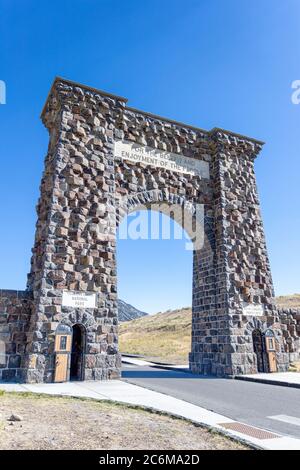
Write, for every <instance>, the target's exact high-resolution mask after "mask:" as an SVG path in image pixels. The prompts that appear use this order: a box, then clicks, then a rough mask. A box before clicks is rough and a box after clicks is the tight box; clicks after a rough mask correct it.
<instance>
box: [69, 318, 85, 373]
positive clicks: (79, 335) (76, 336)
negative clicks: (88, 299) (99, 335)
mask: <svg viewBox="0 0 300 470" xmlns="http://www.w3.org/2000/svg"><path fill="white" fill-rule="evenodd" d="M84 345H85V328H84V326H83V325H79V324H76V325H73V327H72V348H71V364H70V380H84V377H83V374H84Z"/></svg>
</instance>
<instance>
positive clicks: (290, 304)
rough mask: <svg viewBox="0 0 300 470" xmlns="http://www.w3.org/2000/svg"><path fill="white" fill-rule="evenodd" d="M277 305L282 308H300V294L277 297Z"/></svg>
mask: <svg viewBox="0 0 300 470" xmlns="http://www.w3.org/2000/svg"><path fill="white" fill-rule="evenodd" d="M276 304H277V305H278V307H280V308H300V294H292V295H280V296H279V297H276Z"/></svg>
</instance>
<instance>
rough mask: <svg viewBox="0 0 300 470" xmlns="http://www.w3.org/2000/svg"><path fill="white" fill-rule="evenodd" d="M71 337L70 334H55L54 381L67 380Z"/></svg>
mask: <svg viewBox="0 0 300 470" xmlns="http://www.w3.org/2000/svg"><path fill="white" fill-rule="evenodd" d="M71 338H72V337H71V335H70V334H57V335H56V336H55V351H56V356H55V374H54V382H66V381H67V380H68V372H69V362H70V359H69V358H70V351H71Z"/></svg>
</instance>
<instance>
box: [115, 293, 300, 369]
mask: <svg viewBox="0 0 300 470" xmlns="http://www.w3.org/2000/svg"><path fill="white" fill-rule="evenodd" d="M276 302H277V305H278V306H279V307H285V308H300V294H294V295H286V296H280V297H277V298H276ZM191 323H192V313H191V308H189V307H187V308H182V309H178V310H172V311H170V310H168V311H167V312H163V313H161V312H160V313H157V314H156V315H150V316H147V317H142V318H139V319H137V320H132V321H129V322H124V323H122V324H121V325H120V349H121V351H122V352H124V353H129V354H139V355H142V356H144V357H146V358H147V359H149V360H153V361H157V362H167V363H170V364H185V363H187V362H188V354H189V352H190V347H191Z"/></svg>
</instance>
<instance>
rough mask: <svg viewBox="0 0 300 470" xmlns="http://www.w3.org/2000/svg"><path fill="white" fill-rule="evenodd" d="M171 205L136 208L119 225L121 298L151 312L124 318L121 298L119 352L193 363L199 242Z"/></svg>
mask: <svg viewBox="0 0 300 470" xmlns="http://www.w3.org/2000/svg"><path fill="white" fill-rule="evenodd" d="M161 209H163V210H165V211H164V212H163V211H162V210H161ZM167 210H168V206H167V205H166V204H165V205H164V207H163V205H160V206H159V207H158V209H156V208H155V207H154V208H153V206H150V207H149V208H147V209H142V210H141V209H138V210H135V211H132V212H131V213H129V214H128V215H127V216H125V218H124V219H123V221H122V223H121V225H120V227H119V230H118V246H117V270H118V298H119V299H120V300H121V301H125V302H126V303H127V304H129V306H133V307H135V308H136V309H138V311H141V312H146V313H147V314H148V315H147V316H141V317H140V318H139V319H138V320H133V321H132V320H130V319H129V320H127V321H126V319H125V321H124V319H123V318H121V315H120V304H119V321H120V327H119V344H120V352H121V353H123V354H124V353H125V354H132V355H136V356H142V357H144V358H146V359H148V360H152V361H154V362H160V363H169V364H171V363H173V364H176V363H177V364H188V362H189V357H188V356H189V353H190V351H191V330H192V285H193V281H192V279H193V253H194V247H193V242H192V241H191V237H190V236H189V234H188V232H187V231H186V230H185V229H184V228H183V227H182V224H181V223H180V220H179V221H178V222H177V220H178V218H177V214H176V218H175V217H174V216H173V214H172V213H167ZM122 308H124V305H122ZM125 308H126V306H125ZM122 320H123V321H122Z"/></svg>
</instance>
